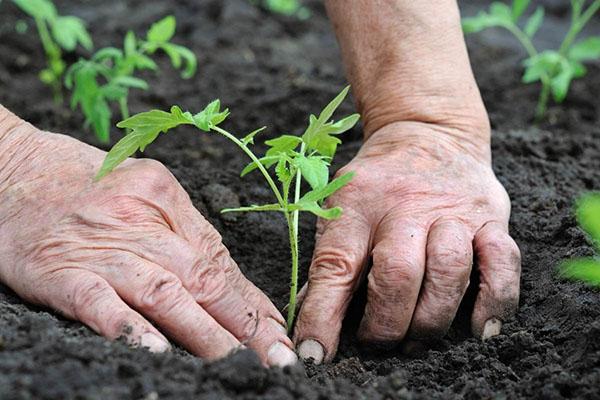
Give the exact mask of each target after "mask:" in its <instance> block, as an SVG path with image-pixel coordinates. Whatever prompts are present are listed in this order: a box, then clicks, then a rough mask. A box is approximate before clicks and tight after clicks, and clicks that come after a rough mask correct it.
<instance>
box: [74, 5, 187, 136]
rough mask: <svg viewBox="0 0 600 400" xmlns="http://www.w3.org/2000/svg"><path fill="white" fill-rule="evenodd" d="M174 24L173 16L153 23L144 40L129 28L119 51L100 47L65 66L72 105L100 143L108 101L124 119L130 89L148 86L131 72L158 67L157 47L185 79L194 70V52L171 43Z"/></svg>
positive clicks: (108, 116) (105, 131)
mask: <svg viewBox="0 0 600 400" xmlns="http://www.w3.org/2000/svg"><path fill="white" fill-rule="evenodd" d="M175 27H176V21H175V17H173V16H168V17H166V18H164V19H162V20H160V21H158V22H156V23H155V24H153V25H152V27H151V28H150V30H149V31H148V33H147V35H146V39H145V40H143V39H138V38H136V36H135V34H134V33H133V32H132V31H129V32H127V34H126V35H125V40H124V44H123V49H122V50H121V49H117V48H115V47H106V48H103V49H100V50H98V52H96V54H94V55H93V56H92V58H91V59H89V60H87V59H80V60H79V61H78V62H77V63H75V64H73V65H72V66H71V67H70V68H69V69H68V71H67V73H66V76H65V86H66V87H67V88H68V89H69V90H72V91H73V93H72V97H71V107H72V108H73V109H74V108H76V107H77V106H80V107H81V110H82V112H83V114H84V116H85V122H86V125H91V127H92V128H93V130H94V132H95V134H96V137H97V138H98V140H100V142H102V143H105V144H107V143H109V142H110V121H111V117H112V112H111V109H110V106H109V102H110V101H114V102H116V103H117V104H118V106H119V110H120V113H121V118H122V119H127V118H128V117H129V106H128V97H129V89H131V88H134V89H142V90H147V89H148V87H149V86H148V83H147V82H146V81H144V80H142V79H140V78H137V77H135V76H134V74H135V73H136V72H137V71H138V70H152V71H156V70H157V69H158V66H157V64H156V63H155V62H154V61H153V60H152V59H151V58H150V57H149V56H150V55H152V54H154V53H155V52H156V51H157V50H162V51H164V52H165V53H166V54H167V56H168V57H169V58H170V60H171V64H173V67H175V68H177V69H179V68H183V71H182V73H181V75H182V77H183V78H185V79H188V78H191V77H192V76H194V74H195V73H196V68H197V60H196V56H195V55H194V53H193V52H192V51H191V50H189V49H187V48H185V47H183V46H180V45H177V44H174V43H171V42H170V40H171V38H172V37H173V35H174V34H175ZM184 62H185V66H184Z"/></svg>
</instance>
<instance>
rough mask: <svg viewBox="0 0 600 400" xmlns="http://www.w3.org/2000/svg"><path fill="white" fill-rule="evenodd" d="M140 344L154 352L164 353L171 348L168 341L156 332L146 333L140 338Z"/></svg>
mask: <svg viewBox="0 0 600 400" xmlns="http://www.w3.org/2000/svg"><path fill="white" fill-rule="evenodd" d="M140 346H141V347H146V348H147V349H148V350H150V351H151V352H152V353H164V352H165V351H167V350H169V349H170V348H171V345H170V344H169V343H168V342H165V341H164V340H163V339H162V338H160V337H158V336H156V335H155V334H154V333H150V332H148V333H144V334H143V335H142V337H141V338H140Z"/></svg>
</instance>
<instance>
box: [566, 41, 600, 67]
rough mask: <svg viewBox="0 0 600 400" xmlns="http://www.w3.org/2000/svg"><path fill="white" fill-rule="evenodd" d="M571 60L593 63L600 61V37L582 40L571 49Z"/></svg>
mask: <svg viewBox="0 0 600 400" xmlns="http://www.w3.org/2000/svg"><path fill="white" fill-rule="evenodd" d="M569 59H570V60H574V61H592V60H597V59H600V36H594V37H589V38H587V39H584V40H581V41H579V42H577V43H575V44H574V45H573V47H571V48H570V49H569Z"/></svg>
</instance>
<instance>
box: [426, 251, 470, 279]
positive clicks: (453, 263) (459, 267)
mask: <svg viewBox="0 0 600 400" xmlns="http://www.w3.org/2000/svg"><path fill="white" fill-rule="evenodd" d="M427 256H428V257H427V269H428V270H433V271H435V272H437V273H440V274H442V275H451V276H454V275H457V274H458V275H461V276H462V275H463V274H464V273H465V272H467V271H469V270H470V269H471V267H472V264H473V255H472V253H471V252H470V251H469V250H467V249H460V248H457V247H449V246H435V247H433V248H432V249H431V250H430V252H429V254H428V255H427Z"/></svg>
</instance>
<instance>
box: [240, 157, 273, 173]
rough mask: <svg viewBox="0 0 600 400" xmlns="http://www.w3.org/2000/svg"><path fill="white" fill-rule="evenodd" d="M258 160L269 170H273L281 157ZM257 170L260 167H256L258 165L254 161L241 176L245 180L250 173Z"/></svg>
mask: <svg viewBox="0 0 600 400" xmlns="http://www.w3.org/2000/svg"><path fill="white" fill-rule="evenodd" d="M258 160H259V161H260V163H261V164H262V165H263V166H264V167H265V168H267V169H268V168H271V167H272V166H273V165H275V163H276V162H277V161H278V160H279V156H273V157H262V158H259V159H258ZM257 168H258V165H256V163H255V162H254V161H253V162H251V163H250V164H248V165H246V167H245V168H244V169H243V170H242V172H241V173H240V176H241V177H242V178H243V177H244V176H246V175H248V174H249V173H250V172H252V171H254V170H255V169H257Z"/></svg>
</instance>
